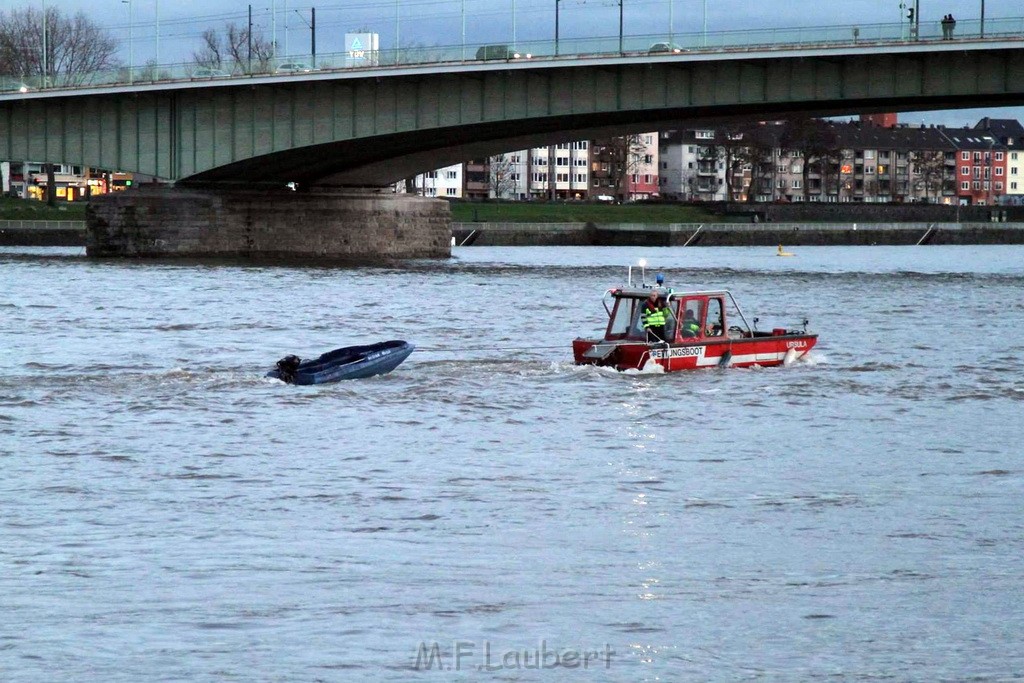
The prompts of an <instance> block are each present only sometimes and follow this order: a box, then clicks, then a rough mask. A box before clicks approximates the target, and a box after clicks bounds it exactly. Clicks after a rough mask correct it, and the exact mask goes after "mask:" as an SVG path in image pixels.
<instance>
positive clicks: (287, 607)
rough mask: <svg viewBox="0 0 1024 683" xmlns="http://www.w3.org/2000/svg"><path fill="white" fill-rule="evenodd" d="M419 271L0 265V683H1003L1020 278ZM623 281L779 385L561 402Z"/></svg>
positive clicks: (1014, 493)
mask: <svg viewBox="0 0 1024 683" xmlns="http://www.w3.org/2000/svg"><path fill="white" fill-rule="evenodd" d="M455 251H456V253H455V257H454V258H453V259H452V260H451V261H445V262H417V263H413V264H410V265H409V266H408V267H406V268H363V269H328V268H285V267H280V268H271V267H253V266H245V265H231V264H226V265H225V264H220V265H211V264H194V263H184V264H173V263H150V262H142V263H140V262H120V261H105V262H98V261H92V260H88V259H86V258H85V257H84V256H83V255H82V254H81V251H80V250H45V249H42V250H33V249H4V250H0V282H2V287H0V615H2V619H0V680H3V681H4V682H5V683H6V682H12V681H19V682H20V681H30V682H35V681H46V682H49V681H104V682H108V681H126V682H129V681H130V682H138V681H157V680H159V681H234V680H237V681H418V680H424V681H426V680H437V681H448V680H485V681H486V680H494V681H518V680H524V681H533V680H569V679H571V680H595V681H596V680H601V681H623V682H625V681H691V680H692V681H705V680H708V681H733V680H747V679H753V680H770V681H820V680H823V679H828V680H836V681H861V680H894V681H943V680H948V681H962V680H966V679H971V680H978V681H989V680H991V681H1002V680H1020V679H1022V678H1024V657H1022V655H1021V653H1022V652H1024V462H1022V449H1024V296H1022V295H1024V248H1022V247H917V248H908V247H865V248H859V247H838V248H833V247H821V248H809V247H804V248H794V249H793V251H795V252H796V253H797V256H796V257H795V258H777V257H775V256H774V249H771V248H756V249H735V248H734V249H700V248H698V249H643V250H640V249H605V248H581V249H574V248H508V249H498V248H493V249H492V248H465V249H457V250H455ZM640 257H646V258H647V259H649V261H650V262H651V264H652V266H653V268H654V269H655V270H663V271H664V272H665V273H666V274H667V276H668V283H669V284H670V285H673V286H675V287H676V288H677V289H685V288H718V287H726V288H729V289H731V290H732V291H733V293H734V294H735V296H736V297H737V299H738V300H739V302H740V305H741V306H743V307H744V310H745V312H746V313H747V316H748V318H750V317H753V316H755V315H756V316H759V317H760V318H761V320H762V323H761V327H762V328H770V327H773V326H779V325H793V324H794V323H799V321H800V320H802V319H803V318H804V317H807V318H809V319H810V321H811V325H810V327H811V329H812V330H814V331H816V332H818V333H820V335H821V340H820V342H819V345H818V347H817V349H816V350H815V351H814V353H813V357H812V359H811V362H807V363H799V364H797V365H795V366H793V367H789V368H775V369H753V370H735V369H734V370H708V371H702V372H697V373H686V374H682V373H680V374H674V375H656V374H633V375H626V374H617V373H614V372H609V371H606V370H601V369H595V368H577V367H574V366H573V365H572V362H571V351H570V342H571V340H572V338H573V337H574V336H576V335H578V334H580V333H586V334H590V333H592V332H594V331H596V330H597V329H599V328H600V327H601V326H602V325H603V319H604V312H603V309H602V308H601V304H600V302H599V299H600V295H601V293H602V292H603V291H604V290H605V289H607V288H608V287H610V286H613V285H617V284H621V283H622V281H623V280H624V278H625V266H626V265H627V264H628V263H630V262H635V261H636V260H637V259H638V258H640ZM390 338H401V339H406V340H408V341H410V342H412V343H414V344H416V345H418V346H420V347H422V348H423V349H425V350H420V351H417V352H416V353H414V354H413V355H412V356H411V357H410V358H409V360H407V361H406V362H405V363H404V364H403V365H402V366H400V367H399V368H398V369H397V370H396V371H395V372H394V373H392V374H390V375H387V376H384V377H378V378H373V379H369V380H361V381H354V382H348V383H342V384H335V385H327V386H319V387H294V386H288V385H284V384H281V383H279V382H277V381H274V380H269V379H265V378H263V377H262V374H263V372H265V371H266V370H267V369H269V367H270V366H272V364H273V363H274V361H276V360H277V359H278V358H280V357H281V356H283V355H285V354H287V353H296V354H298V355H300V356H313V355H317V354H319V353H321V352H323V351H326V350H328V349H331V348H334V347H338V346H345V345H349V344H356V343H361V342H371V341H378V340H383V339H390ZM435 644H436V646H437V647H436V648H435ZM538 650H540V652H538ZM538 654H540V656H541V663H542V665H543V666H542V668H540V669H536V668H534V667H535V665H536V657H537V655H538ZM418 659H419V662H417V660H418ZM556 663H557V666H556ZM445 667H447V670H445Z"/></svg>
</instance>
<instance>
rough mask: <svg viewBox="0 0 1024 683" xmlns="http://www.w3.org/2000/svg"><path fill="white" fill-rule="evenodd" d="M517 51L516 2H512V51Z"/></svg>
mask: <svg viewBox="0 0 1024 683" xmlns="http://www.w3.org/2000/svg"><path fill="white" fill-rule="evenodd" d="M515 49H516V0H512V50H513V51H515Z"/></svg>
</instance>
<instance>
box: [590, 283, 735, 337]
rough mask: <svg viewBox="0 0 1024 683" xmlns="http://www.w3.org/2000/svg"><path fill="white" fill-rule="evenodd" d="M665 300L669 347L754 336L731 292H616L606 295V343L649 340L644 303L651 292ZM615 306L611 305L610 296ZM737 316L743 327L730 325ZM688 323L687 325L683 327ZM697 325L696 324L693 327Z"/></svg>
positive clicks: (621, 290) (624, 290) (629, 290)
mask: <svg viewBox="0 0 1024 683" xmlns="http://www.w3.org/2000/svg"><path fill="white" fill-rule="evenodd" d="M652 291H653V292H657V293H658V294H659V295H661V296H663V297H665V300H666V302H667V304H668V310H669V315H668V320H667V321H666V323H665V331H666V333H667V334H666V336H667V339H666V340H665V341H667V342H668V343H670V344H680V343H682V344H685V343H690V342H697V341H702V340H705V341H712V340H724V339H726V338H731V339H738V338H742V337H751V336H753V334H752V332H751V330H750V326H749V325H747V322H746V320H745V319H744V318H743V313H742V312H741V311H740V310H739V306H737V305H736V301H735V299H733V297H732V294H730V293H729V292H728V291H725V290H722V291H712V292H673V291H671V290H663V289H649V288H642V289H626V288H623V289H613V290H609V291H608V292H607V293H606V295H605V300H604V304H605V309H606V310H607V311H608V328H607V330H606V331H605V336H604V338H605V341H638V342H645V341H646V340H647V331H646V330H645V329H644V325H643V311H644V304H645V302H646V301H647V299H648V297H649V296H650V295H651V292H652ZM609 295H610V296H611V298H612V303H611V305H609V302H608V296H609ZM732 317H735V319H736V320H738V321H739V322H741V323H742V326H741V325H732V326H730V325H729V320H730V319H731V318H732ZM683 323H688V324H685V325H684V324H683ZM694 323H695V324H694Z"/></svg>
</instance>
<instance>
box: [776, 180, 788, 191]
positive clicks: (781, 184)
mask: <svg viewBox="0 0 1024 683" xmlns="http://www.w3.org/2000/svg"><path fill="white" fill-rule="evenodd" d="M776 186H777V187H778V188H779V189H780V190H785V189H786V179H785V178H779V180H778V182H777V183H776Z"/></svg>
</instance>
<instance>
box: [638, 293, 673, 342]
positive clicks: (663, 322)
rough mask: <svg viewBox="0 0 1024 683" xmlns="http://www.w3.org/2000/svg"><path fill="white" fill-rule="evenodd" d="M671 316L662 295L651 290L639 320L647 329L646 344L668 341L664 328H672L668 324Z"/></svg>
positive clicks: (670, 311)
mask: <svg viewBox="0 0 1024 683" xmlns="http://www.w3.org/2000/svg"><path fill="white" fill-rule="evenodd" d="M671 317H672V310H671V309H670V308H669V307H668V303H667V302H666V299H665V297H664V295H659V294H658V292H656V291H651V295H650V296H649V297H647V301H645V302H644V307H643V310H642V311H641V312H640V320H641V322H642V323H643V326H644V329H645V330H646V331H647V343H648V344H660V343H662V342H666V341H669V339H668V337H667V332H666V329H672V328H669V325H668V323H669V319H670V318H671ZM673 328H674V326H673Z"/></svg>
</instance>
